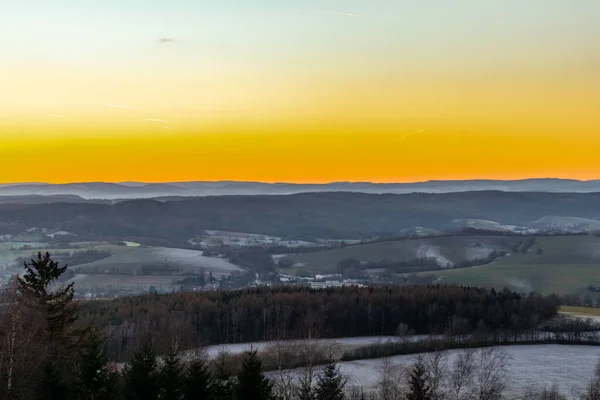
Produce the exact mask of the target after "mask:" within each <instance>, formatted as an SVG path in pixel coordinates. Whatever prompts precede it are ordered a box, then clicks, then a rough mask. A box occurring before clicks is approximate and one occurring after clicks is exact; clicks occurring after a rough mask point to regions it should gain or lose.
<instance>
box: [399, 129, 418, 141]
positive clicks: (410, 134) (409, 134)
mask: <svg viewBox="0 0 600 400" xmlns="http://www.w3.org/2000/svg"><path fill="white" fill-rule="evenodd" d="M423 132H425V129H419V130H418V131H415V132H411V133H407V134H406V135H404V136H400V137H399V138H396V139H394V140H392V141H393V142H397V141H398V140H402V139H406V138H407V137H409V136H413V135H418V134H419V133H423Z"/></svg>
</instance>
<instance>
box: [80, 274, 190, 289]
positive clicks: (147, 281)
mask: <svg viewBox="0 0 600 400" xmlns="http://www.w3.org/2000/svg"><path fill="white" fill-rule="evenodd" d="M177 279H178V277H176V276H170V275H169V276H163V275H110V274H76V275H75V277H74V278H73V279H71V280H70V282H74V283H75V288H76V290H77V291H78V292H80V293H81V292H88V291H91V292H96V291H111V290H116V291H120V292H123V293H126V292H131V293H132V294H138V293H140V292H148V290H149V289H150V287H151V286H153V287H155V288H156V289H157V290H159V291H161V292H170V291H171V290H173V289H177V288H179V285H177V284H175V283H174V281H176V280H177Z"/></svg>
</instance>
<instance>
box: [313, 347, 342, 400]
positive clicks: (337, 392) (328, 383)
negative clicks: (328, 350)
mask: <svg viewBox="0 0 600 400" xmlns="http://www.w3.org/2000/svg"><path fill="white" fill-rule="evenodd" d="M345 386H346V379H344V377H343V376H342V374H341V373H340V370H339V367H338V365H337V363H336V362H335V360H334V359H333V356H331V355H330V356H329V361H328V362H327V364H326V365H325V369H324V370H323V373H322V375H321V376H319V379H318V380H317V387H316V388H315V399H316V400H343V399H344V387H345Z"/></svg>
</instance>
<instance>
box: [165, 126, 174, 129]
mask: <svg viewBox="0 0 600 400" xmlns="http://www.w3.org/2000/svg"><path fill="white" fill-rule="evenodd" d="M163 128H165V129H173V128H171V127H170V126H166V125H165V126H163Z"/></svg>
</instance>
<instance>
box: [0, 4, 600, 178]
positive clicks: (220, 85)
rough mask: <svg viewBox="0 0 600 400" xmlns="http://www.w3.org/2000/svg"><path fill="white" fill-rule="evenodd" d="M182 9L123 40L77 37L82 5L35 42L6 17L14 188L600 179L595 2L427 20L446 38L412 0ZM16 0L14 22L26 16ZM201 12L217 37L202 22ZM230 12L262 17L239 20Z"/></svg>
mask: <svg viewBox="0 0 600 400" xmlns="http://www.w3.org/2000/svg"><path fill="white" fill-rule="evenodd" d="M23 2H24V3H29V2H34V0H23ZM57 2H59V3H60V1H58V0H57ZM425 2H426V1H425ZM109 3H110V4H113V3H112V2H110V1H109V2H107V3H106V4H109ZM129 3H131V5H130V9H129V11H131V13H132V14H131V15H137V14H135V12H136V10H138V9H137V8H136V7H142V6H141V5H139V3H136V2H133V1H131V2H127V1H123V3H117V2H114V4H113V6H114V7H121V6H119V4H129ZM184 3H185V1H184V0H181V1H179V0H177V1H175V0H174V1H173V2H172V3H170V4H172V6H171V7H173V8H174V9H173V10H172V12H173V13H174V14H173V18H174V21H180V22H181V23H180V24H179V25H178V24H176V23H175V22H171V25H168V24H167V25H163V26H162V27H161V28H162V31H161V32H158V31H157V30H153V29H152V27H153V26H154V25H152V24H151V22H150V20H148V21H145V20H139V21H137V22H136V23H131V21H127V19H126V18H125V17H123V18H124V19H123V21H120V22H119V21H117V22H115V24H116V25H115V27H114V29H117V31H118V29H120V30H121V32H120V34H122V35H123V39H122V40H120V41H118V42H117V41H116V40H117V37H111V36H110V35H116V34H115V33H114V30H111V31H110V32H111V33H110V34H108V37H106V38H102V37H99V36H96V33H94V32H95V31H92V28H90V30H89V31H86V30H85V29H84V28H76V27H75V25H73V26H74V27H73V28H72V29H73V30H72V31H69V30H68V29H69V28H68V27H69V21H72V22H73V21H74V22H73V23H74V24H75V22H81V21H82V20H85V18H91V17H90V16H89V15H88V13H87V10H85V9H81V10H79V11H77V10H75V11H70V12H67V11H66V10H67V9H66V8H65V11H64V13H60V12H59V13H58V14H57V17H56V18H58V20H59V22H62V23H63V24H62V25H61V26H66V28H64V29H65V31H64V32H62V34H63V36H61V37H57V38H55V39H53V40H56V41H55V42H52V41H51V40H50V39H48V38H46V37H45V36H44V35H43V32H45V31H44V30H43V29H42V28H40V31H39V32H38V35H33V34H31V36H26V37H24V38H22V37H21V36H20V35H19V34H18V33H19V31H18V29H21V28H19V27H18V25H17V24H16V23H15V24H13V25H12V26H10V25H8V27H7V25H6V23H7V22H9V21H8V20H7V21H4V22H5V24H3V21H2V17H0V35H2V36H3V37H21V38H20V39H17V40H22V41H23V43H22V46H19V45H17V44H13V47H10V48H7V49H3V48H2V46H3V45H0V51H2V54H3V59H5V58H6V57H5V56H7V57H8V58H7V59H8V62H3V63H2V65H0V183H9V182H40V181H44V182H53V183H63V182H82V181H111V182H119V181H130V180H136V181H145V182H165V181H190V180H207V181H215V180H239V181H263V182H283V181H286V182H315V183H316V182H332V181H372V182H409V181H424V180H430V179H472V178H477V179H482V178H485V179H522V178H531V177H560V178H575V179H582V180H588V179H599V178H600V117H599V116H598V115H599V113H598V110H600V42H599V40H598V38H599V37H600V32H597V33H599V34H598V35H594V33H596V32H595V31H594V30H599V29H597V26H596V25H595V24H594V22H593V21H595V19H594V18H592V16H590V15H588V14H594V13H595V12H597V11H600V7H598V6H597V5H594V4H595V3H592V2H586V1H584V0H580V1H574V2H573V3H572V4H575V3H577V4H578V5H577V7H574V8H573V9H571V11H572V13H571V14H569V13H565V10H567V9H568V7H569V6H567V2H565V3H561V4H564V7H566V8H565V9H564V10H561V9H558V8H556V7H560V6H559V5H554V6H553V7H555V8H551V9H549V10H547V13H548V16H553V18H547V19H544V12H545V11H544V7H547V6H545V5H544V4H547V3H544V2H541V1H532V2H531V3H536V4H538V6H539V7H540V8H539V9H538V10H537V11H539V12H537V13H536V12H534V11H536V10H535V9H534V8H532V9H531V10H529V9H519V12H522V13H524V15H525V16H529V19H527V18H526V17H525V16H522V18H521V19H519V18H517V17H515V16H513V17H510V18H513V19H515V21H512V23H513V24H517V25H515V26H516V28H511V30H507V29H508V28H507V27H508V25H509V22H506V26H504V25H496V26H495V27H494V26H492V27H487V26H486V25H485V24H484V23H483V22H481V21H485V20H486V18H490V21H491V20H493V19H492V17H493V12H495V13H497V12H498V10H488V9H484V8H485V7H483V6H481V9H480V10H477V11H478V12H479V13H480V14H479V15H478V16H472V15H470V14H469V15H467V14H464V15H462V14H461V13H460V12H456V11H455V13H456V15H455V18H456V24H455V25H453V24H451V23H446V25H444V26H441V25H440V24H441V22H440V21H441V20H437V19H435V18H433V17H430V19H431V20H427V19H425V20H423V21H422V22H423V23H424V24H426V25H427V26H428V27H429V28H430V29H437V32H438V35H434V34H433V33H428V32H430V31H427V30H426V29H425V28H422V27H420V26H418V25H414V26H412V28H411V27H406V26H404V27H401V25H402V23H403V19H402V18H409V17H410V16H409V17H402V15H403V14H402V13H401V11H404V12H405V14H406V10H401V9H398V10H397V11H398V14H397V15H398V17H397V18H396V19H394V18H392V17H390V12H389V11H390V10H392V9H393V8H394V7H396V6H395V5H394V4H397V3H398V2H384V1H382V3H381V4H387V5H388V11H387V12H383V11H381V10H380V9H379V8H377V7H375V6H367V5H365V4H366V3H365V2H358V1H350V2H346V3H340V2H338V3H335V2H331V6H332V9H334V10H338V8H335V7H339V6H340V5H342V4H345V5H346V6H347V5H354V6H355V7H354V8H353V7H345V8H344V12H345V13H348V15H345V14H341V13H338V14H335V13H329V12H327V13H325V12H320V11H319V12H313V11H312V10H311V12H307V11H306V10H304V11H303V10H300V11H298V10H287V9H282V10H277V12H278V13H279V14H278V18H274V17H273V16H272V14H271V13H272V12H273V11H272V10H271V11H269V12H266V11H264V10H258V11H253V12H250V11H248V10H246V9H244V10H237V9H235V7H233V6H232V8H230V9H227V10H216V11H215V10H212V11H210V13H213V14H214V15H213V16H212V17H211V18H208V17H206V13H209V11H206V10H201V9H198V10H196V11H193V10H192V11H189V12H188V13H186V14H185V15H184V14H177V13H178V12H179V11H181V10H184V6H185V5H186V4H184ZM225 3H228V4H229V3H231V2H225ZM225 3H223V4H225ZM258 3H260V2H258ZM264 3H265V4H266V3H267V2H266V0H265V2H264ZM373 3H377V2H375V1H374V2H373ZM463 3H465V7H466V4H467V3H470V4H471V7H476V6H475V4H480V3H474V2H473V1H470V2H469V1H467V0H463ZM19 4H20V3H19V2H15V6H14V10H13V11H14V14H15V15H13V16H12V19H15V18H17V16H20V18H23V20H26V19H27V18H26V15H27V14H26V12H25V10H24V9H23V10H20V9H19V7H20V6H19ZM40 4H42V3H40ZM65 4H67V3H65ZM98 4H100V3H98ZM136 4H137V5H136ZM165 4H166V3H165ZM269 4H275V3H269ZM315 4H316V3H315ZM319 4H323V3H319ZM328 4H329V3H328ZM415 4H416V3H415ZM503 4H504V3H503ZM518 4H520V3H518V2H513V1H507V2H506V3H505V8H506V9H504V12H506V13H507V15H512V14H511V13H512V12H515V13H516V12H517V8H518V7H521V6H518ZM521 4H522V3H521ZM528 4H529V3H528ZM557 4H558V3H557ZM586 4H587V5H588V6H587V8H586ZM188 5H189V4H188ZM98 7H101V6H98ZM102 7H107V8H106V10H105V11H106V12H107V13H108V12H116V11H115V10H117V8H114V9H110V7H109V6H102ZM123 7H124V6H123ZM128 7H129V6H128ZM165 7H167V6H165ZM178 7H179V8H178ZM499 7H500V6H499ZM511 7H512V8H511ZM347 8H350V9H351V10H350V11H352V12H353V14H351V15H352V16H353V17H352V18H350V17H348V16H349V15H350V14H349V11H348V10H347ZM575 8H577V9H576V10H575ZM103 10H104V9H103ZM355 10H356V11H355ZM540 10H541V11H540ZM126 11H127V10H125V11H123V13H124V14H123V15H127V13H126ZM78 12H79V13H80V14H78ZM154 12H155V13H156V15H158V14H159V13H160V12H161V10H158V9H157V10H154ZM410 12H412V13H413V14H415V15H416V14H417V13H421V12H422V13H425V10H420V9H419V7H418V6H416V5H415V6H414V7H413V8H411V11H410ZM528 12H529V13H530V14H527V13H528ZM194 13H196V14H194ZM486 13H489V15H488V14H486ZM578 13H579V14H578ZM119 15H121V14H119ZM152 15H154V14H152V13H151V12H150V11H148V16H147V18H151V17H152ZM177 15H179V16H180V17H179V19H177ZM211 15H212V14H211ZM423 15H426V14H423ZM194 16H196V17H197V18H198V19H203V18H205V19H206V20H207V21H209V22H210V23H211V24H213V25H211V26H212V28H211V29H213V31H214V32H216V31H218V32H221V33H219V34H215V35H213V36H207V35H208V34H209V28H207V27H206V26H204V25H203V28H202V29H204V30H205V31H206V32H204V31H203V32H200V31H198V32H196V31H195V29H196V28H195V27H196V26H197V25H196V24H194V20H193V17H194ZM234 17H235V18H238V17H239V18H240V19H239V21H243V20H242V19H241V18H242V17H244V18H245V17H247V18H248V20H250V21H254V24H250V23H249V22H248V24H250V25H243V26H241V27H239V26H238V28H231V29H229V30H227V29H225V28H224V27H223V26H234V25H227V24H231V22H232V21H231V20H232V18H234ZM7 18H8V17H7ZM31 18H33V17H31ZM132 18H133V17H132ZM186 18H187V19H186ZM219 18H221V19H220V20H219ZM471 18H472V19H473V20H472V19H471ZM477 18H479V22H478V23H475V22H472V26H471V25H468V23H467V25H466V28H465V25H464V24H465V23H466V22H465V21H467V22H469V21H476V20H477ZM507 18H508V17H507ZM536 18H537V20H535V19H536ZM582 18H584V19H582ZM188 19H189V21H188ZM282 20H283V22H282ZM45 21H46V20H44V22H40V21H37V20H36V23H37V25H36V26H38V27H39V26H42V25H43V23H49V22H45ZM236 21H238V20H237V19H236ZM239 21H238V25H239V24H242V22H239ZM307 21H313V23H314V24H315V25H314V26H315V28H314V30H316V32H313V31H309V30H308V29H307V28H306V25H305V23H306V22H307ZM187 22H189V24H188V25H186V23H187ZM209 22H207V24H208V23H209ZM405 22H406V21H405ZM406 23H407V24H408V22H406ZM119 24H121V25H119ZM136 24H137V25H136ZM460 24H463V25H460ZM519 24H522V26H521V25H519ZM92 25H93V24H92ZM2 26H3V27H2ZM77 26H81V24H80V25H77ZM132 26H133V27H132ZM136 26H137V27H138V28H139V29H138V30H136ZM186 26H187V27H188V28H185V27H186ZM235 26H237V25H235ZM469 26H471V28H472V30H471V31H469V30H468V29H467V28H468V27H469ZM42 27H43V26H42ZM145 27H147V31H144V29H142V28H145ZM519 27H520V28H519ZM46 28H48V27H46ZM184 28H185V29H184ZM242 28H244V29H245V30H244V32H245V33H244V35H246V36H243V34H242V33H241V32H237V31H236V29H240V30H242ZM476 28H477V29H479V31H477V29H476ZM559 28H560V29H559ZM3 29H4V30H5V31H3ZM11 29H12V30H11ZM77 29H84V31H83V32H79V31H77ZM178 29H179V30H178ZM186 29H187V30H186ZM198 29H200V28H198ZM252 29H254V30H252ZM411 29H412V30H411ZM213 31H210V32H213ZM396 31H398V32H396ZM48 32H50V31H48ZM52 32H54V31H52ZM126 33H127V35H126ZM70 34H73V36H71V35H70ZM78 34H80V35H81V36H82V37H83V38H85V39H86V40H87V42H86V41H84V40H83V39H79V38H78V37H77V35H78ZM86 35H87V36H86ZM165 35H166V36H168V37H172V38H173V39H172V41H170V42H164V41H163V42H160V41H158V38H159V37H162V36H165ZM242 38H243V39H244V40H245V42H243V43H242V42H240V41H241V40H242ZM104 40H106V43H105V42H104ZM48 43H54V46H55V47H56V52H52V51H50V50H47V48H46V47H45V46H47V45H48ZM85 43H91V44H90V46H92V47H94V46H96V47H95V48H96V49H97V51H96V52H94V53H93V54H92V53H88V51H91V50H89V49H88V48H87V47H86V46H84V44H85ZM111 43H117V44H115V45H114V46H110V44H111ZM24 49H25V50H24Z"/></svg>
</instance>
